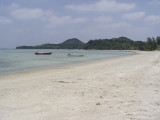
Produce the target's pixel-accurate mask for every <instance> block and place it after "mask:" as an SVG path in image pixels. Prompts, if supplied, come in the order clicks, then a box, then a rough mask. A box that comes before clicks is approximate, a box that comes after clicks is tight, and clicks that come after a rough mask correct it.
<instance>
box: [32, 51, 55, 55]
mask: <svg viewBox="0 0 160 120" xmlns="http://www.w3.org/2000/svg"><path fill="white" fill-rule="evenodd" d="M51 54H52V52H43V53H38V52H36V53H35V55H51Z"/></svg>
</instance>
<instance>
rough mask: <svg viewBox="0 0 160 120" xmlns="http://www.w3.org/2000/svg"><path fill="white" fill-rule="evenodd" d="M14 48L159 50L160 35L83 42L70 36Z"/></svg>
mask: <svg viewBox="0 0 160 120" xmlns="http://www.w3.org/2000/svg"><path fill="white" fill-rule="evenodd" d="M16 49H97V50H147V51H152V50H160V37H159V36H158V37H157V38H154V37H152V38H150V37H148V38H147V42H143V41H133V40H131V39H129V38H127V37H119V38H112V39H96V40H89V41H88V42H87V43H83V42H82V41H80V40H79V39H77V38H72V39H68V40H66V41H64V42H63V43H60V44H50V43H48V44H43V45H37V46H19V47H16Z"/></svg>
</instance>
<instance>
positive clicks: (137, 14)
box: [122, 12, 145, 20]
mask: <svg viewBox="0 0 160 120" xmlns="http://www.w3.org/2000/svg"><path fill="white" fill-rule="evenodd" d="M144 16H145V12H134V13H128V14H124V15H122V18H123V19H128V20H137V19H140V18H142V17H144Z"/></svg>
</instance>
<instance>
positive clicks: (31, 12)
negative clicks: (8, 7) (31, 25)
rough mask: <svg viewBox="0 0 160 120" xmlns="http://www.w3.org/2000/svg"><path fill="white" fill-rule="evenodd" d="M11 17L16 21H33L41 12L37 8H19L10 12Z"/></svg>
mask: <svg viewBox="0 0 160 120" xmlns="http://www.w3.org/2000/svg"><path fill="white" fill-rule="evenodd" d="M11 15H12V16H14V17H15V18H18V19H35V18H40V17H41V16H42V15H43V10H42V9H39V8H36V9H31V8H19V9H16V10H14V11H12V12H11Z"/></svg>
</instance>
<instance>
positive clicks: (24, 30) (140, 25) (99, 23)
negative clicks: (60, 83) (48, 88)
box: [0, 0, 160, 48]
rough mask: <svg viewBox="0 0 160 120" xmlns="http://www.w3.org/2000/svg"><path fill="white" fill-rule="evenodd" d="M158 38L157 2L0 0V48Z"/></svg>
mask: <svg viewBox="0 0 160 120" xmlns="http://www.w3.org/2000/svg"><path fill="white" fill-rule="evenodd" d="M122 36H123V37H128V38H130V39H132V40H134V41H137V40H140V41H146V40H147V37H157V36H160V0H0V48H15V47H16V46H22V45H27V46H32V45H40V44H45V43H52V44H57V43H61V42H63V41H65V40H67V39H70V38H78V39H79V40H81V41H83V42H85V43H86V42H88V41H89V40H95V39H106V38H108V39H110V38H117V37H122Z"/></svg>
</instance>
